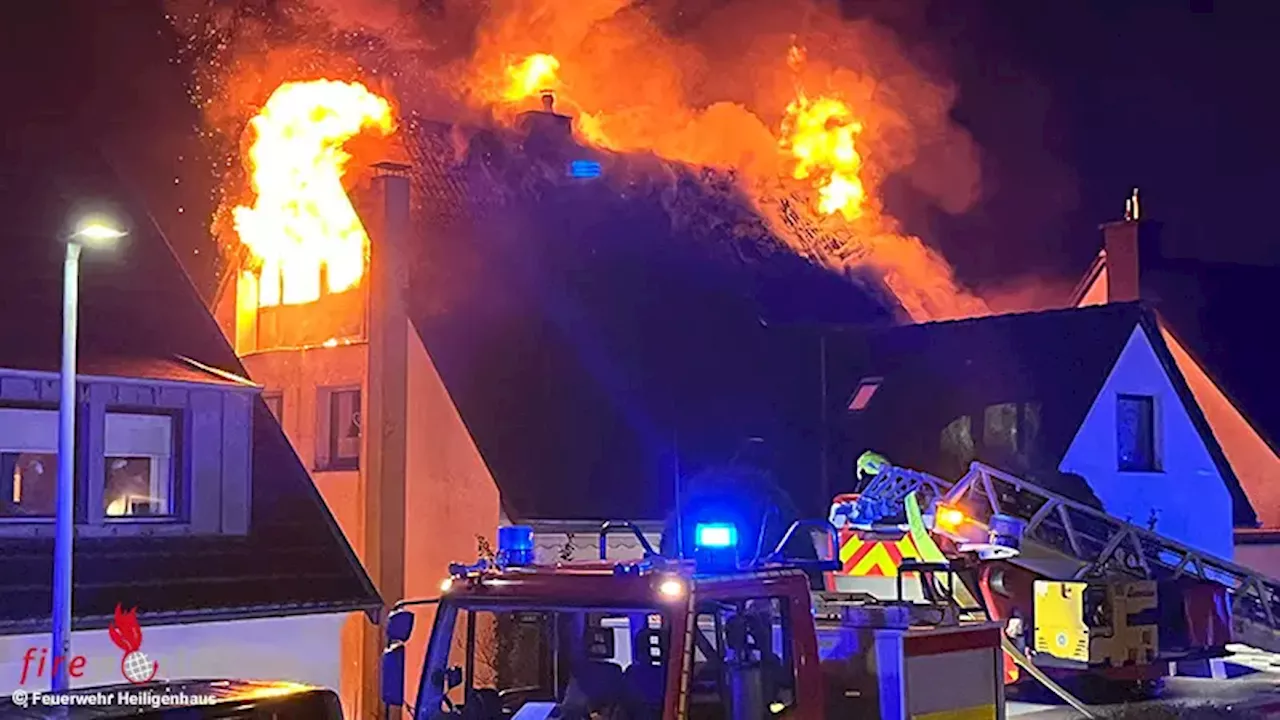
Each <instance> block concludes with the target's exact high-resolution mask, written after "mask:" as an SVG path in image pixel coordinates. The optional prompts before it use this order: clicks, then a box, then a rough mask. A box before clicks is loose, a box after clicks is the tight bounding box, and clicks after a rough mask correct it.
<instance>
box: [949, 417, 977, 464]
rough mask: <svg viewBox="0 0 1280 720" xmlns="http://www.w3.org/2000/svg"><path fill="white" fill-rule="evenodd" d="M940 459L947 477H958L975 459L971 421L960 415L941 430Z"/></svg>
mask: <svg viewBox="0 0 1280 720" xmlns="http://www.w3.org/2000/svg"><path fill="white" fill-rule="evenodd" d="M941 445H942V459H943V461H944V462H945V463H946V464H947V469H948V474H949V475H960V474H961V473H963V472H964V471H965V470H966V469H968V467H969V463H971V462H973V461H974V458H975V457H977V456H976V455H975V454H974V447H973V421H972V420H970V419H969V416H968V415H961V416H960V417H958V418H956V419H955V420H952V421H951V422H950V423H949V424H948V425H947V426H946V427H945V428H943V429H942V440H941Z"/></svg>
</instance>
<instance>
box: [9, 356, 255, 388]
mask: <svg viewBox="0 0 1280 720" xmlns="http://www.w3.org/2000/svg"><path fill="white" fill-rule="evenodd" d="M174 361H175V362H180V363H182V364H185V365H189V366H191V367H193V368H194V369H199V370H200V371H202V372H208V373H209V374H211V375H214V376H215V377H219V378H222V379H223V380H224V381H223V382H203V381H200V380H174V379H171V378H144V377H130V376H127V375H102V374H96V373H76V380H77V381H83V382H109V383H119V384H124V385H146V386H148V387H154V386H157V385H159V386H162V387H179V388H185V389H191V388H193V387H199V388H209V387H214V388H217V389H219V390H229V391H241V392H245V391H247V392H253V393H257V392H260V391H261V390H262V386H261V385H257V384H255V383H253V382H251V381H249V380H246V379H245V378H242V377H240V376H238V375H235V374H234V373H227V372H225V371H216V370H214V369H212V368H208V367H207V366H201V365H198V364H195V363H194V361H189V360H187V359H186V358H175V359H174ZM0 372H4V373H6V374H9V375H16V376H18V377H25V378H32V379H35V380H57V379H58V376H59V373H57V372H55V371H49V370H30V369H27V368H15V367H3V366H0ZM232 378H235V379H234V380H233V379H232Z"/></svg>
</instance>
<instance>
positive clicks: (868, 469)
mask: <svg viewBox="0 0 1280 720" xmlns="http://www.w3.org/2000/svg"><path fill="white" fill-rule="evenodd" d="M889 465H890V463H889V460H888V459H887V458H886V457H885V456H883V455H881V454H879V453H874V452H871V451H870V450H868V451H866V452H864V453H862V454H861V455H859V456H858V465H857V475H858V482H859V483H861V482H863V481H864V480H868V479H870V478H873V477H875V476H876V475H879V474H880V471H881V470H884V469H885V468H887V467H889Z"/></svg>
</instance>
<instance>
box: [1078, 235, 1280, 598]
mask: <svg viewBox="0 0 1280 720" xmlns="http://www.w3.org/2000/svg"><path fill="white" fill-rule="evenodd" d="M1102 232H1103V247H1102V249H1101V250H1100V251H1099V254H1098V256H1097V258H1096V260H1095V261H1094V263H1093V264H1092V265H1091V266H1090V267H1089V269H1088V270H1087V271H1086V273H1085V275H1084V277H1083V278H1082V279H1081V282H1080V284H1079V285H1078V287H1077V289H1076V291H1075V292H1074V294H1073V296H1072V298H1071V300H1070V302H1071V304H1072V305H1073V306H1077V307H1088V306H1094V305H1102V304H1106V303H1112V302H1126V301H1132V300H1139V299H1140V300H1142V301H1144V302H1147V303H1148V304H1149V305H1151V307H1153V309H1154V310H1155V311H1156V314H1157V317H1158V319H1159V328H1160V334H1161V336H1162V338H1163V340H1164V342H1165V345H1166V346H1167V347H1168V348H1169V351H1170V354H1171V355H1172V357H1173V359H1174V361H1175V363H1176V365H1177V366H1178V369H1179V371H1180V372H1181V373H1182V375H1183V376H1184V377H1185V378H1186V380H1187V384H1188V386H1189V387H1190V389H1191V392H1192V394H1193V395H1194V397H1195V399H1196V402H1197V404H1198V405H1199V406H1200V407H1201V408H1202V410H1203V412H1204V416H1205V418H1206V419H1207V421H1208V423H1209V425H1210V427H1211V428H1212V432H1213V434H1214V436H1215V437H1216V438H1217V440H1218V442H1219V444H1220V446H1221V447H1222V450H1223V453H1224V454H1225V456H1226V458H1227V461H1228V463H1229V464H1230V466H1231V468H1232V470H1233V472H1234V474H1235V475H1236V477H1238V478H1239V480H1240V484H1241V486H1242V488H1243V490H1244V492H1245V494H1247V496H1248V498H1249V500H1250V501H1251V504H1252V505H1253V507H1254V508H1255V510H1256V512H1257V517H1256V523H1248V522H1245V523H1240V524H1239V525H1238V526H1237V528H1236V533H1235V540H1236V549H1235V554H1236V559H1237V561H1238V562H1240V563H1241V564H1243V565H1246V566H1249V567H1252V568H1254V569H1256V570H1258V571H1261V572H1264V573H1267V574H1269V575H1271V576H1273V577H1275V576H1277V575H1280V453H1278V452H1277V448H1278V447H1280V446H1277V444H1276V438H1277V437H1280V415H1278V414H1277V410H1276V408H1277V403H1276V402H1275V399H1276V397H1277V394H1276V392H1275V390H1274V383H1273V381H1272V379H1271V378H1272V372H1271V369H1270V367H1269V363H1270V358H1271V351H1270V349H1269V345H1268V341H1267V339H1266V337H1265V336H1260V335H1259V334H1258V333H1257V331H1256V326H1255V325H1254V323H1253V322H1252V320H1251V318H1252V317H1255V316H1263V317H1265V316H1270V315H1272V314H1274V312H1275V311H1276V310H1278V309H1280V308H1278V307H1277V301H1276V300H1275V298H1274V288H1275V285H1276V283H1277V282H1280V268H1277V267H1274V266H1267V265H1248V264H1242V263H1225V262H1215V261H1208V260H1201V259H1198V258H1190V257H1174V256H1170V255H1169V254H1167V253H1166V252H1165V247H1164V244H1163V242H1162V240H1161V226H1160V224H1159V223H1158V222H1154V221H1150V220H1139V221H1133V222H1122V223H1111V224H1108V225H1104V226H1103V228H1102Z"/></svg>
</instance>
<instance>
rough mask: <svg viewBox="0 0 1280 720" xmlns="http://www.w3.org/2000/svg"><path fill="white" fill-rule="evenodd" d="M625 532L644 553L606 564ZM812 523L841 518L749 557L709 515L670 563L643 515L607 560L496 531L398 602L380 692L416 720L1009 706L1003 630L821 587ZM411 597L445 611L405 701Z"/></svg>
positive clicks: (521, 531)
mask: <svg viewBox="0 0 1280 720" xmlns="http://www.w3.org/2000/svg"><path fill="white" fill-rule="evenodd" d="M616 529H621V530H625V531H628V532H633V533H634V534H635V535H636V537H637V538H638V539H639V541H640V543H641V545H642V546H643V547H644V548H645V553H644V554H645V557H644V559H642V560H639V561H630V562H614V561H610V560H609V559H608V557H607V556H606V545H605V536H606V535H607V534H608V533H609V532H611V531H613V530H616ZM818 530H820V531H821V532H823V533H829V532H830V530H831V528H830V525H829V524H828V523H825V522H819V523H796V524H794V525H792V526H791V528H790V529H789V530H788V532H787V533H786V534H785V536H784V537H783V538H782V541H781V542H779V543H778V544H777V546H776V548H775V549H774V550H773V552H770V553H767V554H766V553H761V552H758V551H757V553H756V557H754V558H752V559H751V560H750V561H748V562H743V561H742V560H741V554H740V553H739V543H738V534H739V531H738V528H736V527H735V526H733V525H731V524H716V523H706V524H699V525H698V526H697V527H696V533H695V537H696V539H697V542H696V546H697V547H696V549H695V552H694V558H693V559H691V560H683V561H676V560H669V559H664V558H662V557H660V556H659V555H658V554H657V553H655V552H654V551H653V549H652V547H650V546H649V545H648V543H647V542H646V541H645V540H644V537H643V535H642V534H641V533H640V532H639V531H638V530H637V529H636V528H635V527H634V525H631V524H630V523H606V524H605V526H604V527H603V528H602V529H601V548H600V558H599V560H597V561H594V562H590V563H561V564H557V565H554V566H537V565H534V564H533V538H532V530H531V529H530V528H525V527H508V528H502V529H500V531H499V542H498V550H497V552H496V553H495V557H494V558H491V559H482V560H480V561H479V562H477V563H476V564H475V565H471V566H461V565H458V566H454V567H452V568H450V577H449V578H448V579H447V580H446V581H445V584H444V592H443V594H442V595H441V597H440V598H438V599H433V600H426V601H406V602H402V603H400V604H399V605H398V606H397V607H396V609H395V611H394V612H393V613H392V614H391V616H390V617H389V619H388V621H387V639H388V643H387V648H386V651H385V652H384V656H383V678H382V679H383V688H382V689H383V701H384V703H385V704H386V705H387V706H388V708H389V712H390V713H403V712H407V713H408V715H409V716H410V717H413V718H417V719H426V718H451V717H460V718H461V717H467V718H483V719H487V718H506V717H511V718H515V719H516V720H544V719H546V718H583V719H585V718H587V717H588V716H591V717H603V716H610V717H615V716H616V717H622V716H625V717H627V718H629V719H630V720H650V719H651V720H659V718H662V719H664V720H675V718H678V717H689V718H696V719H702V718H706V719H712V718H714V719H715V720H721V719H723V720H731V719H733V720H737V719H739V718H753V719H761V720H763V719H764V718H768V717H773V716H787V717H792V718H806V719H812V720H817V719H819V718H826V717H881V718H891V719H894V718H901V719H903V720H905V718H908V717H910V718H929V719H930V720H934V719H937V720H942V719H943V718H1003V717H1004V685H1003V682H1002V677H1001V663H1002V660H1001V637H1002V635H1001V628H1000V625H998V624H995V623H991V622H987V621H985V620H984V619H969V618H965V617H961V616H959V615H958V614H957V613H955V612H948V611H947V606H948V602H947V601H942V602H922V603H911V602H902V603H896V602H895V603H886V602H882V601H879V600H877V599H874V598H870V597H866V596H865V595H856V594H850V593H841V592H835V591H832V592H816V593H815V592H813V591H812V590H811V580H810V576H809V573H814V572H830V571H833V570H835V569H836V568H837V567H838V563H837V562H836V561H834V560H796V559H794V558H789V557H786V556H785V554H784V552H783V548H786V547H788V543H789V541H790V540H791V539H792V537H793V536H794V535H795V534H796V533H810V532H814V531H818ZM828 542H834V540H831V541H828ZM819 544H826V543H821V542H820V543H819ZM750 545H751V546H752V547H758V545H757V543H756V542H755V539H754V538H753V539H752V540H751V541H750ZM909 567H910V568H912V569H913V570H914V571H916V572H920V573H922V574H932V573H946V572H947V571H948V568H947V567H946V566H945V565H942V564H932V565H931V564H926V563H918V564H917V565H915V566H910V565H909ZM415 605H434V606H435V613H434V614H435V619H434V624H433V627H432V630H431V635H430V639H429V641H428V643H427V650H426V657H425V661H424V663H423V671H422V675H421V678H420V680H419V682H418V689H417V692H416V694H415V695H414V696H413V697H412V698H411V699H410V700H409V702H406V698H405V696H404V695H405V692H404V685H405V677H404V673H405V642H406V641H407V640H408V639H409V637H410V634H411V632H412V630H413V615H412V608H413V607H414V606H415ZM393 716H398V715H394V714H393Z"/></svg>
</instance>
